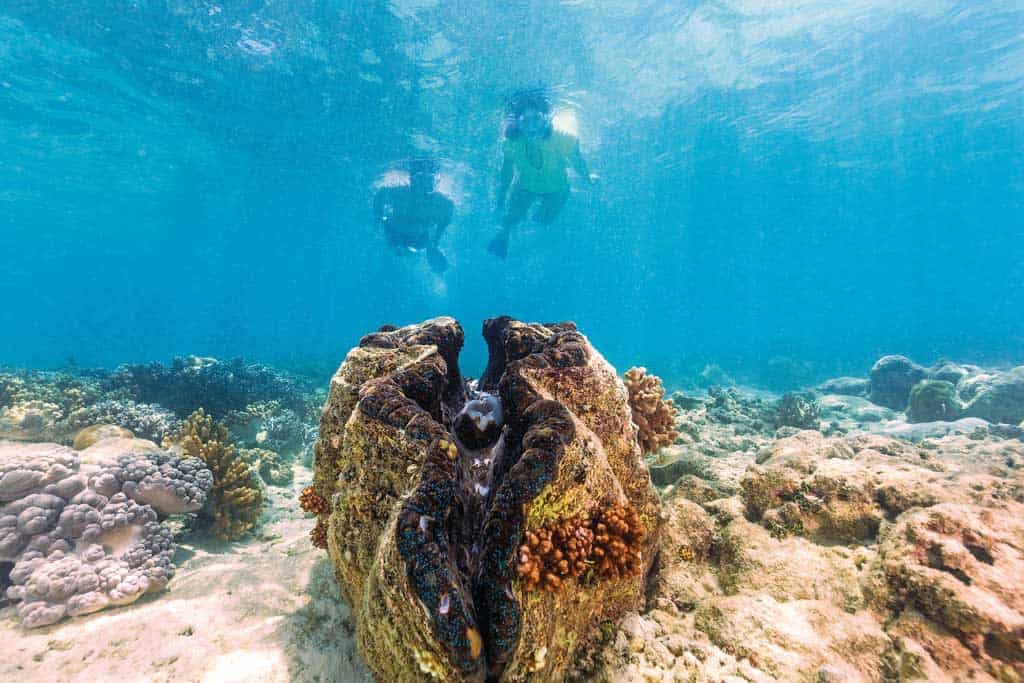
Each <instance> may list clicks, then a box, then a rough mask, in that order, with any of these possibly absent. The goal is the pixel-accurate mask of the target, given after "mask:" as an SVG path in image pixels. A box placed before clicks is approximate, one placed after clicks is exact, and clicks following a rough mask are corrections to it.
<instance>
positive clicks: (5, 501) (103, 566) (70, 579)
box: [0, 439, 212, 628]
mask: <svg viewBox="0 0 1024 683" xmlns="http://www.w3.org/2000/svg"><path fill="white" fill-rule="evenodd" d="M142 443H143V444H146V443H147V442H142ZM148 446H149V448H143V449H140V448H139V447H138V445H137V442H136V441H135V440H130V439H110V440H107V441H105V442H101V443H99V444H97V445H96V446H93V447H91V448H89V449H86V450H85V451H82V452H81V453H78V452H76V451H73V450H71V449H69V448H66V447H64V446H58V445H56V444H26V445H21V444H11V443H7V444H5V443H0V566H4V565H6V566H7V568H8V571H7V572H5V574H6V576H3V577H0V584H4V585H3V587H6V589H7V590H6V593H7V597H8V598H10V599H11V600H13V601H15V602H16V607H17V611H18V615H19V616H20V617H21V619H22V623H23V624H24V625H25V626H27V627H30V628H31V627H36V626H45V625H47V624H52V623H54V622H56V621H59V620H60V619H62V618H64V617H65V616H79V615H83V614H89V613H91V612H95V611H98V610H101V609H103V608H105V607H107V606H110V605H124V604H128V603H130V602H133V601H135V600H136V599H138V598H139V596H141V595H143V594H145V593H151V592H154V591H157V590H160V589H161V588H163V587H164V586H165V585H166V584H167V582H168V580H169V579H170V578H171V576H172V575H173V574H174V565H173V564H172V562H171V557H172V554H173V551H174V547H173V543H172V540H171V532H170V530H169V529H167V528H166V527H164V526H163V525H162V524H160V523H159V518H160V515H162V514H173V513H176V512H182V511H187V510H194V509H197V508H198V507H199V506H201V505H202V502H203V501H204V500H205V497H206V493H207V490H208V489H209V487H210V484H211V480H212V478H211V476H210V473H209V471H208V470H206V469H205V468H204V467H203V466H202V463H200V462H199V461H197V460H195V459H193V458H188V457H184V458H183V457H179V456H177V455H173V454H170V453H167V452H164V451H161V450H159V449H157V448H156V447H155V446H154V445H153V444H148ZM158 513H159V514H158Z"/></svg>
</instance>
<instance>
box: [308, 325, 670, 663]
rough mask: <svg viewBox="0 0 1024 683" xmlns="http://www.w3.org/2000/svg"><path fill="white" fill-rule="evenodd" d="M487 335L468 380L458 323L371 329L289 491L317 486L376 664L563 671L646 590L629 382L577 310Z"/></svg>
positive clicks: (344, 371) (332, 545)
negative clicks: (572, 319) (583, 329)
mask: <svg viewBox="0 0 1024 683" xmlns="http://www.w3.org/2000/svg"><path fill="white" fill-rule="evenodd" d="M484 337H485V339H486V340H487V342H488V347H489V350H490V360H489V363H488V366H487V369H486V370H485V372H484V373H483V376H482V377H481V378H480V380H479V382H473V381H465V380H464V379H463V378H462V376H461V373H460V372H459V368H458V352H459V350H460V349H461V347H462V341H463V338H462V329H461V327H459V325H458V323H456V322H455V321H454V320H452V319H450V318H438V319H435V320H430V321H427V322H425V323H422V324H420V325H412V326H409V327H404V328H382V330H381V331H379V332H377V333H374V334H371V335H367V336H366V337H364V338H363V340H362V341H361V342H360V345H359V347H357V348H355V349H353V350H352V351H351V352H350V353H349V354H348V356H347V358H346V360H345V362H344V363H343V364H342V366H341V368H340V369H339V370H338V372H337V374H336V375H335V377H334V379H333V380H332V383H331V393H330V396H329V397H328V400H327V404H326V405H325V406H324V411H323V418H322V421H321V430H320V439H319V441H318V443H317V452H316V483H315V496H314V494H313V493H304V494H303V496H302V498H303V506H304V508H305V509H307V510H310V511H315V512H319V510H320V508H321V503H320V501H321V500H322V501H325V502H327V501H330V504H331V510H330V513H329V515H325V514H322V513H321V514H320V519H319V520H318V524H319V523H322V522H323V521H324V520H325V518H326V520H327V526H326V530H327V546H328V552H329V555H330V558H331V561H332V563H333V565H334V568H335V574H336V576H337V578H338V581H339V583H340V585H341V587H342V592H343V594H344V595H345V596H346V599H347V600H348V601H349V603H350V604H351V605H352V607H353V611H354V613H355V618H356V638H357V643H358V645H359V648H360V651H361V653H362V655H363V657H364V659H365V661H366V662H367V664H368V665H369V667H370V668H371V669H372V670H373V671H374V672H375V675H376V676H377V677H378V678H379V679H380V680H388V681H407V680H408V681H412V680H420V679H421V678H422V677H423V675H424V674H429V675H430V676H432V677H434V678H437V679H440V680H445V681H483V680H485V679H493V680H505V681H519V680H525V679H526V678H527V677H529V678H530V680H536V681H560V680H563V678H564V676H565V674H566V671H567V670H568V669H569V668H570V667H571V666H572V665H573V661H574V656H575V654H576V653H577V652H578V651H579V650H580V648H581V647H582V646H583V645H584V644H585V643H586V642H588V641H589V640H590V639H592V638H593V637H594V636H595V635H596V634H598V633H599V632H600V628H599V626H600V625H601V624H602V623H604V622H607V621H613V620H615V619H617V618H618V617H620V616H621V615H623V614H624V613H626V612H627V611H628V610H630V609H637V608H638V607H640V606H641V605H642V604H643V596H644V577H645V575H646V573H647V571H648V570H649V568H650V566H651V563H652V562H653V559H654V548H655V546H656V543H657V539H658V531H659V528H660V522H661V517H660V503H659V501H658V498H657V495H656V493H655V491H654V489H653V487H652V485H651V483H650V477H649V475H648V473H647V469H646V466H645V465H644V463H643V460H642V458H641V450H640V446H639V443H638V442H637V438H636V427H634V425H633V423H632V419H631V412H630V407H629V400H628V396H629V395H628V393H627V391H626V388H625V386H624V385H623V384H622V382H621V380H619V379H618V378H617V377H616V374H615V371H614V369H613V368H611V366H609V365H608V364H607V362H605V361H604V359H603V358H601V356H600V354H598V353H597V351H596V350H595V349H594V348H593V347H591V346H590V344H589V343H588V342H587V340H586V338H585V337H583V335H581V334H580V333H579V332H578V331H577V330H576V328H575V326H573V325H572V324H571V323H560V324H550V325H539V324H525V323H520V322H517V321H514V320H511V319H509V318H496V319H492V320H488V321H486V322H485V323H484ZM466 415H468V416H469V419H468V420H467V419H466V418H465V417H460V416H466ZM495 423H496V424H497V427H498V428H497V429H495V428H494V425H495ZM456 424H458V425H460V427H459V428H458V429H457V430H456V429H455V425H456ZM314 534H315V535H316V530H314ZM591 536H593V538H592V539H591ZM598 537H600V540H599V539H598ZM314 540H316V539H314ZM588 546H589V547H588ZM524 548H525V551H524ZM598 551H600V553H601V554H600V555H598V554H597V552H598ZM558 553H561V556H560V557H559V555H558ZM524 556H525V558H524ZM591 563H593V564H591ZM534 565H536V566H534ZM591 567H593V568H594V570H593V571H588V569H590V568H591ZM535 569H536V571H534V570H535ZM540 588H544V589H548V590H551V591H553V593H551V594H550V597H545V598H540V597H539V596H540V595H541V592H540V590H538V589H540Z"/></svg>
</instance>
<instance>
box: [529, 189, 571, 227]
mask: <svg viewBox="0 0 1024 683" xmlns="http://www.w3.org/2000/svg"><path fill="white" fill-rule="evenodd" d="M568 199H569V188H565V189H564V190H562V191H561V192H552V193H551V194H545V195H541V200H540V204H539V205H538V206H537V209H536V210H535V211H534V212H533V220H534V221H536V222H537V223H540V224H541V225H550V224H551V223H553V222H554V220H555V219H556V218H558V214H559V213H561V211H562V207H563V206H565V202H566V201H568Z"/></svg>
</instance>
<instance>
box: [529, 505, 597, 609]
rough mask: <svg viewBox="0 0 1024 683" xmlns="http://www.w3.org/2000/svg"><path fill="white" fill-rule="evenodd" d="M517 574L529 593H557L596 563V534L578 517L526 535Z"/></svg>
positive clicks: (546, 526)
mask: <svg viewBox="0 0 1024 683" xmlns="http://www.w3.org/2000/svg"><path fill="white" fill-rule="evenodd" d="M523 540H524V541H525V543H523V545H521V546H519V564H518V565H517V566H516V572H518V574H519V576H520V577H522V580H523V583H524V585H525V586H526V588H528V589H534V588H542V589H544V590H550V591H556V590H558V589H560V588H561V587H562V581H563V580H564V579H575V578H577V577H579V576H582V575H583V572H585V571H586V570H587V567H588V561H590V562H591V563H592V562H593V561H592V560H591V559H590V558H591V552H592V551H593V549H594V532H593V531H591V529H590V525H589V524H588V523H587V522H586V521H585V520H583V519H581V518H579V517H570V518H568V519H562V520H559V521H557V522H554V523H552V524H550V525H545V526H543V527H541V528H540V529H537V530H536V531H527V532H526V533H525V534H523Z"/></svg>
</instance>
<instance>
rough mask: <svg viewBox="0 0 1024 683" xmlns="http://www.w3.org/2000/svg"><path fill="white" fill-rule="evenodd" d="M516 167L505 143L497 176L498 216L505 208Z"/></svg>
mask: <svg viewBox="0 0 1024 683" xmlns="http://www.w3.org/2000/svg"><path fill="white" fill-rule="evenodd" d="M515 172H516V166H515V162H514V161H513V160H512V152H511V150H510V149H509V148H508V143H507V142H506V143H505V148H504V152H503V155H502V161H501V173H500V174H499V175H498V207H497V211H498V213H499V214H500V213H501V212H502V209H504V208H505V200H506V199H507V196H508V188H509V186H511V185H512V178H513V177H514V176H515Z"/></svg>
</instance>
